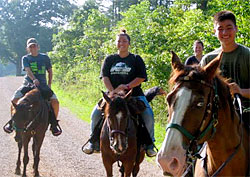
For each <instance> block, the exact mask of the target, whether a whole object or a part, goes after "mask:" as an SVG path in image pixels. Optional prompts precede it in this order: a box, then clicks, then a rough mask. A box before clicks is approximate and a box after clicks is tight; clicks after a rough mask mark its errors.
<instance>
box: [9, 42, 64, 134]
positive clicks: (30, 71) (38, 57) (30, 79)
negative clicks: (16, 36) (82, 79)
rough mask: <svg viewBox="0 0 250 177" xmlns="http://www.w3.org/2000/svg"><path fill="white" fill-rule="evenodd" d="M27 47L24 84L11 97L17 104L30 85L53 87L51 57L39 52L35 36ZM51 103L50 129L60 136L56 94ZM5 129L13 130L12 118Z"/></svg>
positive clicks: (24, 60)
mask: <svg viewBox="0 0 250 177" xmlns="http://www.w3.org/2000/svg"><path fill="white" fill-rule="evenodd" d="M26 49H27V52H28V54H27V55H25V56H23V57H22V65H23V70H24V71H26V76H25V78H24V81H23V85H22V86H21V87H19V88H18V89H17V90H16V91H15V93H14V95H13V97H12V99H11V101H12V103H15V104H17V102H18V100H19V99H20V98H21V97H23V96H24V94H25V93H24V88H25V87H27V86H28V85H31V84H32V85H35V86H36V87H40V88H46V87H49V88H51V83H52V77H53V72H52V66H51V62H50V58H49V57H48V56H47V55H45V54H42V53H39V45H38V42H37V40H36V39H35V38H30V39H28V40H27V48H26ZM46 71H47V72H48V83H47V79H46ZM50 104H51V107H52V109H53V111H54V115H53V116H50V123H51V128H50V129H51V131H52V134H53V135H54V136H58V135H60V134H61V133H62V131H61V129H60V127H59V125H58V121H57V120H56V119H57V117H58V112H59V101H58V99H57V97H56V95H55V94H53V95H52V96H51V97H50ZM52 113H53V112H52ZM4 131H5V132H6V133H11V132H13V126H12V120H10V121H9V122H8V123H7V124H6V125H5V126H4Z"/></svg>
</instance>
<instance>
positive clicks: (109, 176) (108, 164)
mask: <svg viewBox="0 0 250 177" xmlns="http://www.w3.org/2000/svg"><path fill="white" fill-rule="evenodd" d="M103 165H104V167H105V169H106V174H107V177H112V176H113V169H112V166H113V163H111V162H110V161H109V159H105V158H103Z"/></svg>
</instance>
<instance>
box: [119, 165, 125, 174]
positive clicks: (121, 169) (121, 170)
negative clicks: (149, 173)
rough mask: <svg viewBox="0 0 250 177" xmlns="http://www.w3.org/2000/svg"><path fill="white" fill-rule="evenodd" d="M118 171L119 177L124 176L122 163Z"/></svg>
mask: <svg viewBox="0 0 250 177" xmlns="http://www.w3.org/2000/svg"><path fill="white" fill-rule="evenodd" d="M119 171H120V172H121V177H124V166H123V165H122V166H121V167H120V169H119Z"/></svg>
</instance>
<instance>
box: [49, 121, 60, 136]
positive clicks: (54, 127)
mask: <svg viewBox="0 0 250 177" xmlns="http://www.w3.org/2000/svg"><path fill="white" fill-rule="evenodd" d="M55 129H56V131H54V130H55ZM50 130H51V132H52V134H53V135H54V136H59V135H61V134H62V129H61V127H60V125H59V124H58V120H57V123H56V125H55V126H54V125H52V124H51V126H50Z"/></svg>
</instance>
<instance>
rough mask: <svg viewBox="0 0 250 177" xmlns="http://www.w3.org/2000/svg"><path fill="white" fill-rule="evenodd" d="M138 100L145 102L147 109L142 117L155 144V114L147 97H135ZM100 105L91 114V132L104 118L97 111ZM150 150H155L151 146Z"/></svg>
mask: <svg viewBox="0 0 250 177" xmlns="http://www.w3.org/2000/svg"><path fill="white" fill-rule="evenodd" d="M134 98H136V99H138V100H141V101H143V102H144V104H145V106H146V109H145V110H144V111H143V112H142V113H141V116H142V118H143V120H144V122H145V126H146V128H147V129H148V132H149V134H150V137H151V139H152V141H153V142H155V137H154V113H153V110H152V108H151V106H150V105H149V103H148V101H147V100H146V97H145V96H136V97H134ZM97 107H98V105H96V106H95V107H94V109H93V111H92V113H91V132H93V131H94V128H95V126H96V125H97V123H98V121H99V120H100V119H101V118H102V112H101V111H100V110H98V109H97ZM148 148H153V146H150V147H148Z"/></svg>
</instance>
